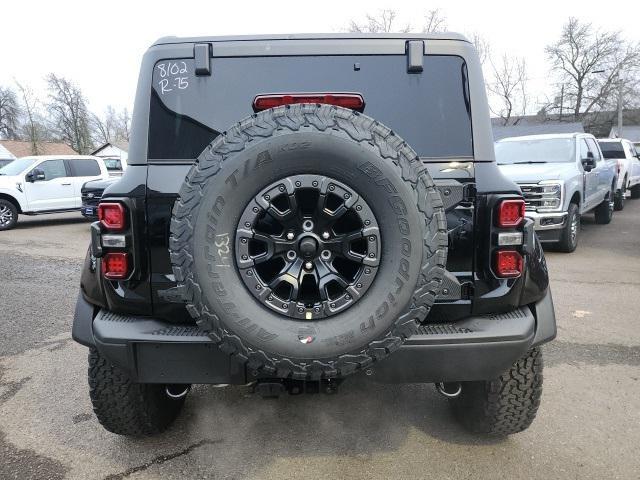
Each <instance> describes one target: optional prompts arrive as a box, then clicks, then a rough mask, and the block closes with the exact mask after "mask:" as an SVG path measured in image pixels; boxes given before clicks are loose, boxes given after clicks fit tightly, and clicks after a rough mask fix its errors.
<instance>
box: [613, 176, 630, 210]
mask: <svg viewBox="0 0 640 480" xmlns="http://www.w3.org/2000/svg"><path fill="white" fill-rule="evenodd" d="M626 192H627V179H626V178H625V179H624V182H623V183H622V187H621V188H620V189H619V190H617V191H616V196H615V198H614V201H613V208H614V210H615V211H616V212H619V211H621V210H623V209H624V196H625V194H626Z"/></svg>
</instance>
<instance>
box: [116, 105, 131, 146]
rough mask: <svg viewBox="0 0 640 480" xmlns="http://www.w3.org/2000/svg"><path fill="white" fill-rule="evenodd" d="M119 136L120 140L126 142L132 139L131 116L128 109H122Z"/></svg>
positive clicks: (119, 118) (119, 120)
mask: <svg viewBox="0 0 640 480" xmlns="http://www.w3.org/2000/svg"><path fill="white" fill-rule="evenodd" d="M117 136H118V138H119V139H120V140H124V141H126V142H128V141H129V138H130V137H131V114H130V113H129V109H127V108H126V107H125V108H123V109H122V111H121V112H120V115H119V116H118V129H117Z"/></svg>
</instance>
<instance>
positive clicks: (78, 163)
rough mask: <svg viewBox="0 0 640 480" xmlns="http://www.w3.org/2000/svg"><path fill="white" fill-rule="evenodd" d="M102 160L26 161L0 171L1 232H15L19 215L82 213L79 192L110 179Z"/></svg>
mask: <svg viewBox="0 0 640 480" xmlns="http://www.w3.org/2000/svg"><path fill="white" fill-rule="evenodd" d="M107 178H109V173H108V171H107V168H106V166H105V164H104V162H103V161H102V159H100V158H97V157H91V156H84V155H66V156H57V155H56V156H54V155H43V156H35V157H23V158H19V159H17V160H14V161H13V162H11V163H10V164H9V165H7V166H5V167H3V168H0V230H8V229H10V228H13V227H14V226H15V225H16V223H17V222H18V214H24V215H38V214H43V213H56V212H65V211H73V210H80V205H81V203H82V202H81V199H80V190H81V188H82V185H84V183H85V182H87V181H89V180H96V179H107Z"/></svg>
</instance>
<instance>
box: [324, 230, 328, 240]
mask: <svg viewBox="0 0 640 480" xmlns="http://www.w3.org/2000/svg"><path fill="white" fill-rule="evenodd" d="M322 238H324V239H325V240H328V239H329V232H322Z"/></svg>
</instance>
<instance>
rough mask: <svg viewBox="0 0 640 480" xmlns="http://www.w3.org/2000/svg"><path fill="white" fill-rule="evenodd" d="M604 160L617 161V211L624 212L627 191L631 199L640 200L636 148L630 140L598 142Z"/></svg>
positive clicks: (639, 169)
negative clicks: (629, 192)
mask: <svg viewBox="0 0 640 480" xmlns="http://www.w3.org/2000/svg"><path fill="white" fill-rule="evenodd" d="M598 144H599V145H600V149H601V150H602V154H603V155H604V158H607V159H611V160H615V161H616V162H617V165H618V184H617V186H616V187H617V189H616V197H615V209H616V210H622V209H623V208H624V201H625V196H626V192H627V190H630V191H631V198H640V158H639V156H638V152H636V147H635V145H634V144H633V143H631V142H630V141H629V140H625V139H619V138H603V139H600V140H598Z"/></svg>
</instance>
